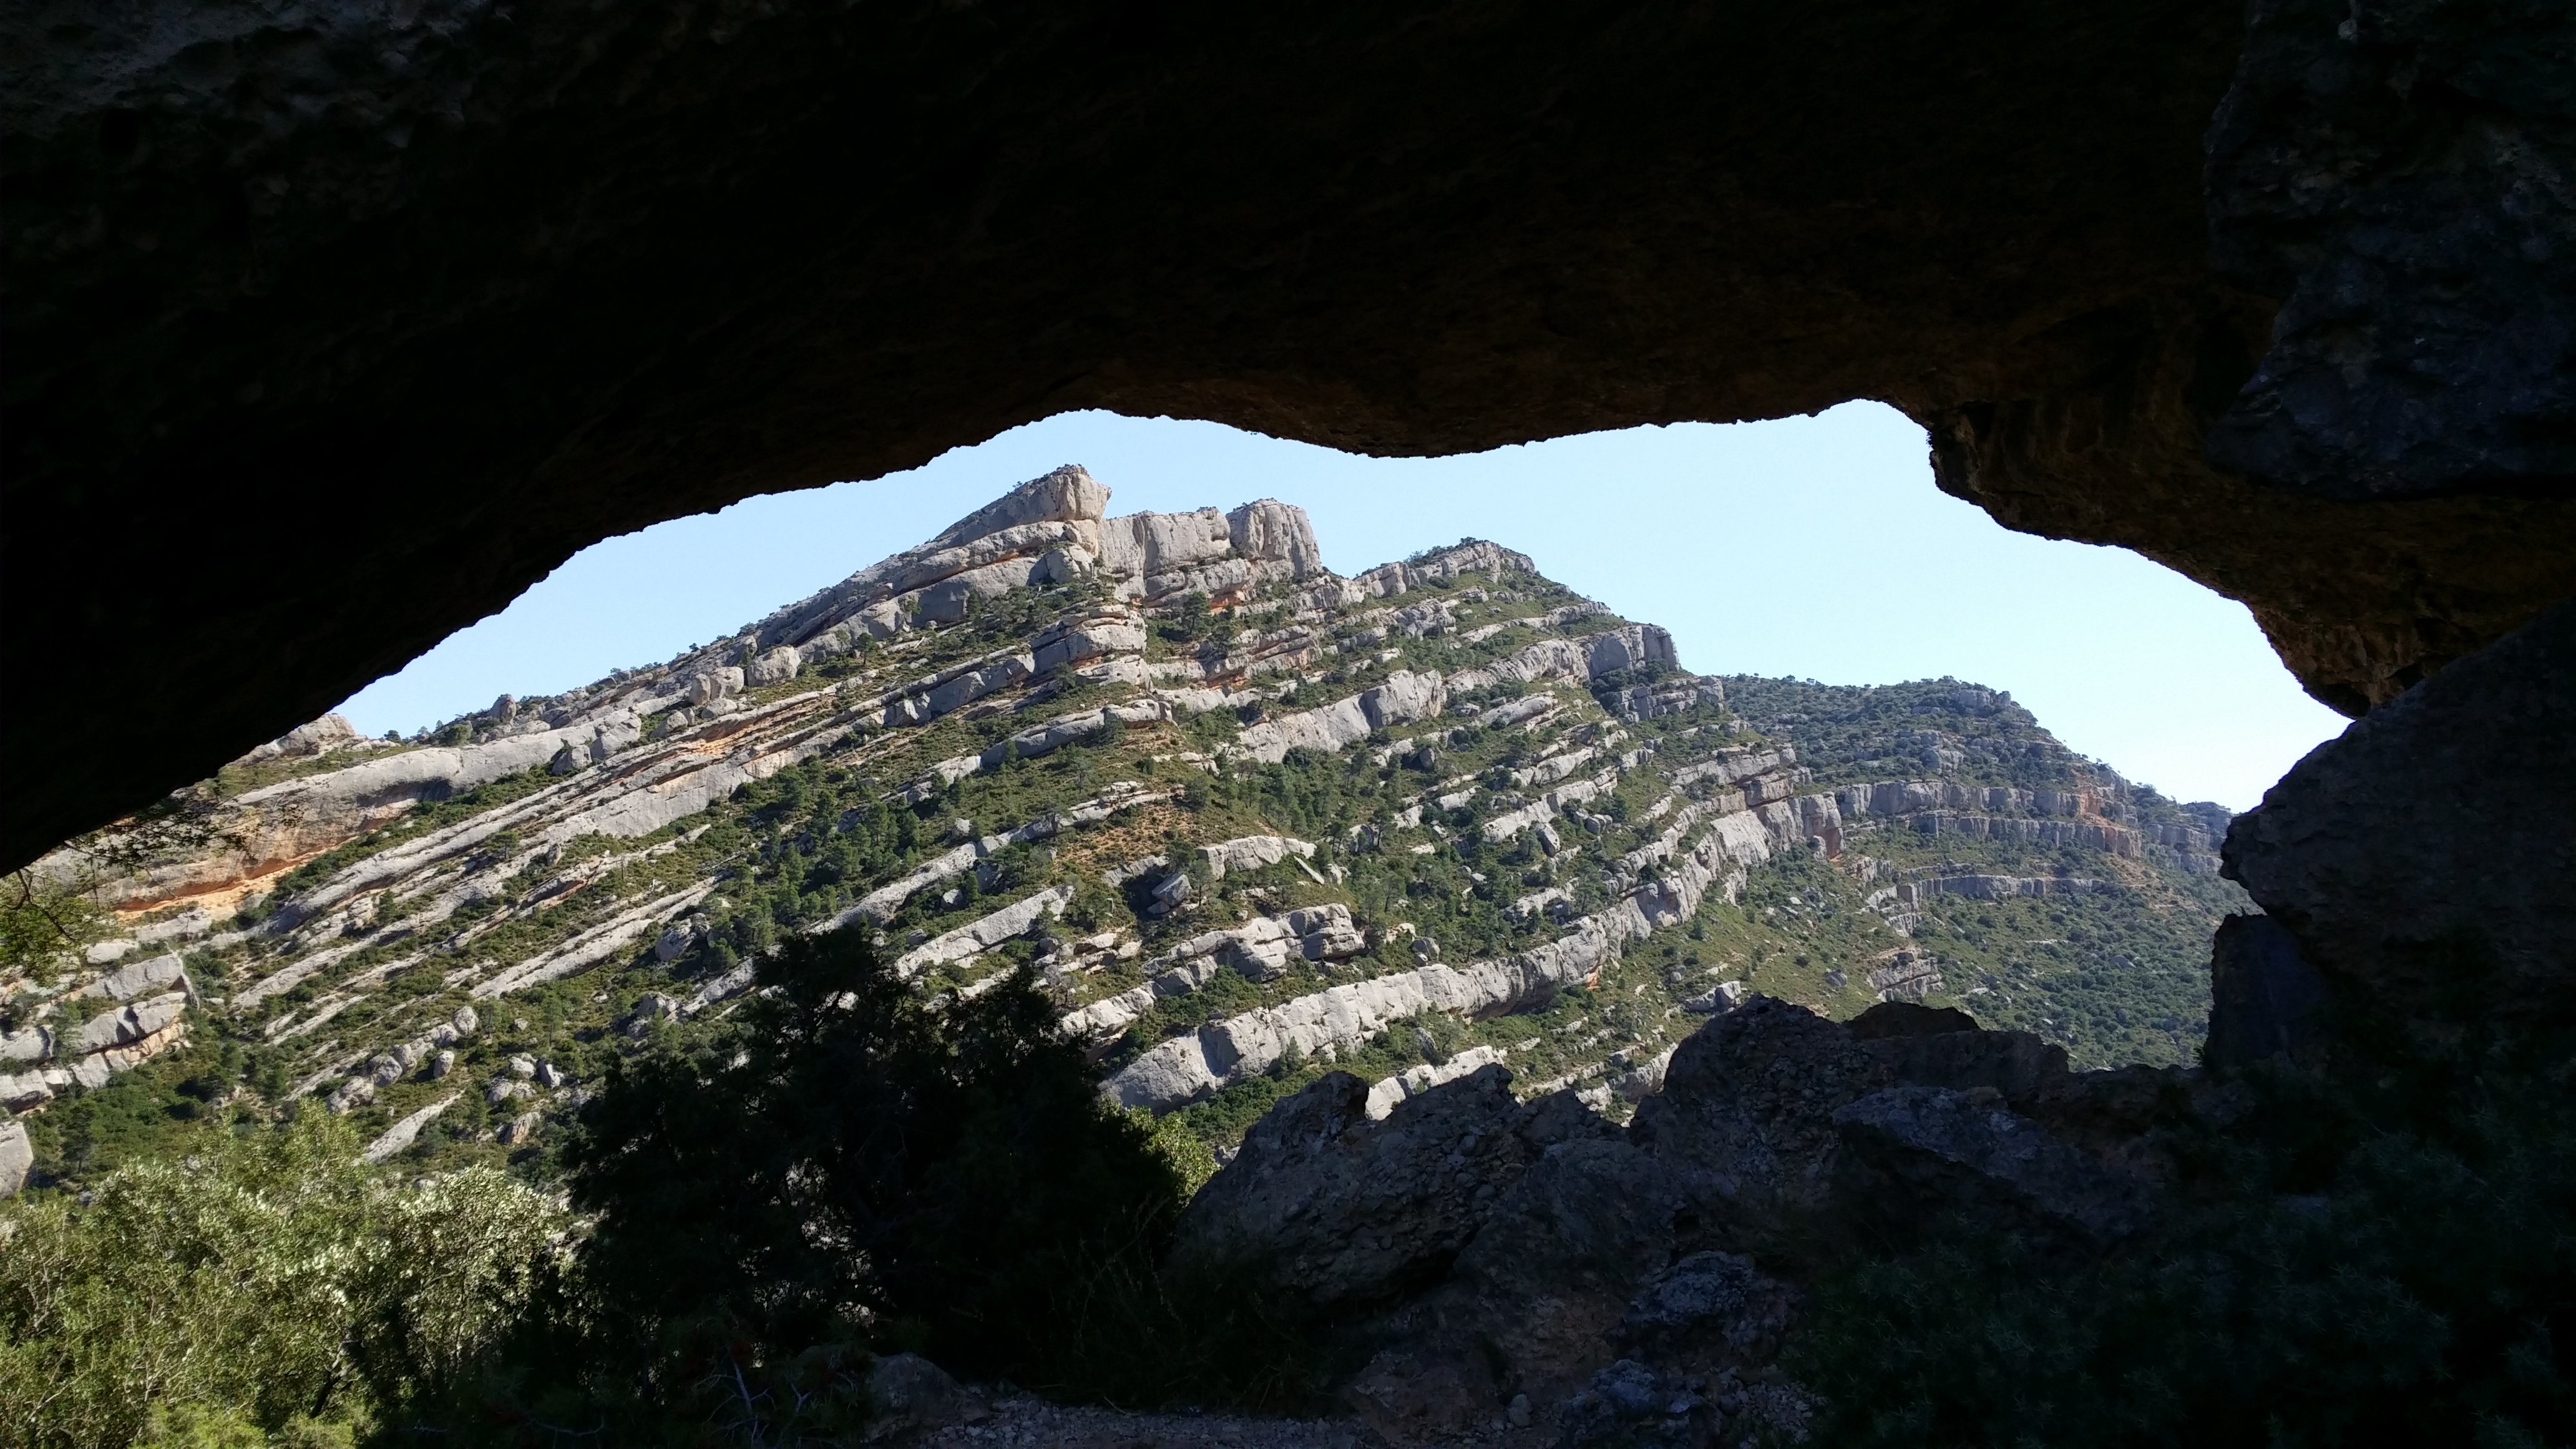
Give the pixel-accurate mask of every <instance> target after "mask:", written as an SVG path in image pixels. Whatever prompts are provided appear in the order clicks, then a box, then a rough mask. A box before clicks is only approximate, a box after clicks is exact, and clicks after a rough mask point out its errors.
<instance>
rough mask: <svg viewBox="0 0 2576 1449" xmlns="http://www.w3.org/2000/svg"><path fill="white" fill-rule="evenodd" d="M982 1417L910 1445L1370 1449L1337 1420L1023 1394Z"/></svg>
mask: <svg viewBox="0 0 2576 1449" xmlns="http://www.w3.org/2000/svg"><path fill="white" fill-rule="evenodd" d="M982 1407H983V1409H984V1412H985V1417H984V1418H982V1419H981V1420H979V1421H977V1422H972V1423H965V1424H952V1425H950V1426H948V1427H947V1428H944V1429H939V1430H935V1431H933V1432H932V1433H929V1434H927V1435H924V1436H923V1437H922V1438H920V1439H918V1440H916V1441H915V1442H916V1443H919V1444H924V1445H943V1446H956V1449H966V1446H970V1445H973V1446H983V1445H994V1444H1024V1445H1030V1446H1036V1449H1375V1446H1376V1445H1378V1444H1380V1443H1381V1442H1383V1441H1381V1440H1380V1439H1379V1438H1378V1437H1377V1436H1376V1435H1375V1434H1373V1433H1371V1432H1369V1431H1368V1430H1367V1429H1365V1428H1362V1427H1360V1426H1359V1425H1356V1424H1353V1423H1351V1422H1349V1421H1347V1420H1336V1419H1238V1418H1234V1417H1231V1416H1228V1415H1222V1414H1128V1413H1121V1412H1119V1411H1118V1410H1116V1409H1098V1408H1083V1407H1070V1406H1067V1405H1063V1404H1050V1403H1048V1402H1047V1401H1046V1400H1044V1399H1040V1398H1037V1397H1035V1396H1033V1395H1028V1394H1010V1395H1005V1396H1000V1397H994V1398H988V1399H986V1400H985V1401H984V1403H983V1406H982Z"/></svg>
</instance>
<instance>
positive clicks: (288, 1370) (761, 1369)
mask: <svg viewBox="0 0 2576 1449" xmlns="http://www.w3.org/2000/svg"><path fill="white" fill-rule="evenodd" d="M760 981H761V984H762V987H763V990H762V991H761V993H760V994H758V995H755V996H754V997H752V998H751V999H750V1000H749V1001H748V1003H747V1004H746V1005H745V1006H744V1007H743V1009H742V1010H741V1011H740V1012H738V1013H737V1014H736V1015H735V1016H734V1017H732V1018H731V1019H730V1020H729V1021H728V1022H727V1023H725V1025H724V1026H723V1028H722V1029H720V1030H717V1031H715V1032H712V1033H708V1034H705V1035H702V1036H698V1037H695V1038H690V1039H686V1040H682V1039H676V1038H673V1039H666V1040H663V1041H661V1042H659V1043H657V1044H656V1045H655V1046H654V1047H653V1048H652V1049H650V1050H647V1051H645V1052H643V1053H641V1054H639V1055H637V1056H636V1057H634V1058H632V1059H631V1060H628V1061H626V1062H624V1063H622V1064H621V1065H619V1066H618V1067H616V1068H614V1069H612V1070H611V1071H610V1072H609V1073H608V1074H607V1076H606V1081H605V1085H604V1088H603V1090H602V1092H601V1094H600V1096H599V1097H598V1099H597V1100H596V1101H595V1102H593V1103H592V1104H591V1107H590V1110H589V1111H587V1112H586V1113H585V1114H583V1116H582V1118H581V1121H580V1126H579V1128H578V1130H577V1131H575V1132H574V1133H573V1134H572V1135H571V1137H570V1140H569V1142H568V1143H567V1144H566V1145H565V1147H564V1148H563V1150H562V1157H561V1162H562V1166H563V1169H564V1172H565V1175H566V1177H567V1180H568V1181H569V1183H570V1186H571V1199H572V1203H571V1205H572V1208H573V1209H574V1210H575V1211H576V1212H577V1213H578V1214H579V1216H578V1218H571V1217H567V1215H566V1214H565V1212H564V1210H563V1209H562V1208H560V1207H558V1206H556V1205H554V1204H553V1203H552V1202H551V1201H550V1200H549V1199H548V1198H546V1197H545V1196H543V1195H541V1194H538V1193H536V1192H533V1191H531V1190H530V1189H529V1188H528V1187H526V1186H525V1185H522V1184H520V1183H518V1182H515V1181H513V1180H512V1179H511V1178H509V1177H507V1176H505V1175H503V1174H501V1173H498V1172H494V1171H492V1170H490V1169H488V1168H467V1169H464V1170H462V1171H459V1172H452V1173H444V1174H437V1175H433V1176H430V1177H427V1178H424V1179H421V1180H420V1181H419V1182H418V1183H417V1184H416V1185H411V1186H404V1185H400V1184H399V1183H397V1182H396V1181H394V1180H392V1179H389V1178H386V1177H384V1176H381V1175H379V1174H377V1173H375V1172H374V1171H372V1170H371V1169H369V1168H366V1167H364V1166H362V1165H361V1164H359V1163H358V1162H357V1161H356V1150H357V1143H356V1140H355V1139H354V1137H353V1136H352V1135H351V1133H350V1132H349V1131H348V1129H347V1126H346V1125H345V1124H344V1123H342V1122H339V1121H337V1120H335V1119H333V1118H330V1117H329V1116H327V1115H325V1114H322V1113H318V1112H306V1113H303V1114H300V1115H299V1116H298V1117H297V1118H296V1119H295V1120H293V1121H291V1122H289V1123H285V1124H281V1125H276V1126H269V1125H264V1124H261V1123H259V1122H257V1121H255V1120H253V1119H251V1118H248V1117H241V1116H235V1115H232V1114H222V1115H218V1116H214V1117H210V1118H207V1119H203V1120H200V1121H197V1122H195V1123H193V1124H191V1125H190V1126H189V1127H187V1128H186V1129H185V1130H184V1131H183V1132H180V1133H177V1134H175V1135H174V1136H173V1137H172V1139H171V1140H170V1141H168V1142H167V1143H166V1144H165V1145H166V1146H167V1147H168V1148H169V1152H168V1155H166V1156H164V1157H161V1158H159V1159H156V1160H147V1161H136V1162H127V1163H124V1164H122V1165H120V1166H117V1167H114V1168H112V1169H110V1170H107V1171H104V1172H102V1173H100V1174H98V1175H97V1176H96V1177H94V1178H93V1179H92V1181H93V1184H94V1185H93V1187H92V1188H91V1189H90V1191H89V1192H87V1193H86V1194H85V1195H84V1196H83V1197H82V1198H79V1199H75V1198H73V1197H71V1196H69V1195H66V1194H59V1193H56V1194H46V1195H41V1196H39V1197H37V1198H36V1199H34V1200H33V1201H31V1202H28V1203H25V1204H20V1205H15V1206H13V1207H12V1208H11V1209H9V1210H8V1211H7V1213H6V1214H5V1215H0V1234H5V1239H0V1240H5V1242H6V1245H7V1246H6V1250H5V1251H0V1441H5V1442H8V1443H11V1444H23V1445H27V1446H30V1449H56V1446H60V1449H108V1446H115V1445H124V1444H128V1443H140V1444H146V1445H153V1446H167V1449H179V1446H203V1449H215V1446H233V1445H245V1446H259V1445H270V1446H281V1445H296V1446H308V1449H318V1446H325V1445H334V1444H336V1445H344V1446H345V1445H349V1444H352V1443H353V1442H383V1443H392V1442H397V1441H399V1442H413V1441H415V1440H416V1439H417V1437H418V1436H419V1435H421V1434H424V1433H428V1434H434V1435H436V1436H438V1438H439V1439H440V1441H441V1442H447V1443H487V1442H488V1443H505V1444H519V1443H538V1442H554V1441H555V1440H556V1439H558V1438H559V1437H560V1436H562V1435H564V1434H567V1433H570V1434H575V1435H576V1436H579V1435H587V1434H596V1433H599V1432H603V1431H605V1432H607V1433H608V1434H609V1435H610V1440H611V1442H621V1443H632V1442H671V1443H679V1442H693V1443H741V1444H751V1445H765V1444H778V1443H789V1442H804V1441H807V1440H811V1439H817V1438H820V1439H840V1438H845V1437H847V1436H850V1435H852V1434H854V1433H855V1432H856V1431H857V1430H858V1429H859V1428H861V1427H862V1426H863V1424H864V1421H865V1419H866V1417H867V1415H868V1413H869V1412H870V1410H869V1404H868V1401H867V1398H866V1394H865V1389H864V1383H865V1371H866V1367H867V1364H868V1361H869V1359H870V1356H871V1355H872V1354H875V1353H884V1352H895V1351H904V1350H918V1351H925V1352H927V1353H929V1354H930V1355H932V1356H933V1357H934V1359H935V1360H936V1361H937V1362H939V1363H941V1364H943V1365H946V1366H948V1367H951V1368H954V1369H956V1370H958V1371H960V1372H962V1373H967V1374H971V1375H975V1376H977V1377H981V1378H986V1379H1008V1380H1010V1381H1013V1382H1017V1383H1021V1384H1026V1385H1030V1386H1034V1387H1039V1388H1043V1389H1047V1390H1049V1391H1051V1392H1055V1393H1058V1394H1063V1395H1069V1396H1074V1397H1082V1398H1103V1399H1111V1400H1115V1401H1120V1402H1138V1401H1163V1400H1168V1399H1172V1398H1175V1397H1189V1398H1194V1399H1199V1400H1207V1401H1217V1402H1237V1403H1247V1404H1254V1405H1271V1406H1284V1405H1287V1404H1292V1403H1300V1402H1303V1401H1304V1399H1305V1397H1306V1396H1307V1395H1310V1394H1311V1393H1312V1392H1313V1391H1314V1385H1313V1377H1312V1375H1313V1364H1312V1361H1311V1358H1310V1356H1309V1353H1308V1350H1307V1348H1306V1347H1305V1346H1304V1344H1303V1343H1302V1341H1301V1340H1299V1339H1297V1338H1295V1337H1293V1336H1292V1335H1290V1334H1289V1333H1288V1332H1287V1331H1286V1330H1285V1329H1283V1328H1281V1327H1279V1326H1277V1325H1274V1324H1272V1323H1271V1322H1270V1321H1268V1320H1267V1319H1266V1318H1265V1317H1264V1316H1263V1313H1262V1308H1261V1305H1260V1303H1259V1301H1258V1300H1257V1298H1254V1297H1253V1296H1251V1295H1242V1294H1234V1293H1230V1292H1227V1291H1225V1289H1224V1285H1222V1284H1213V1285H1211V1284H1194V1285H1189V1291H1186V1292H1169V1293H1167V1292H1166V1291H1165V1289H1164V1286H1163V1285H1162V1284H1161V1283H1160V1282H1159V1281H1158V1280H1157V1278H1156V1276H1155V1271H1154V1269H1155V1264H1156V1262H1157V1260H1158V1259H1159V1258H1160V1256H1161V1254H1162V1250H1163V1247H1164V1245H1165V1243H1166V1241H1167V1239H1168V1237H1169V1233H1170V1230H1171V1227H1172V1225H1173V1223H1174V1221H1175V1220H1176V1218H1177V1217H1178V1214H1179V1211H1180V1207H1181V1204H1182V1203H1183V1202H1184V1201H1185V1200H1186V1197H1187V1194H1188V1191H1189V1190H1190V1188H1191V1187H1193V1186H1194V1185H1195V1182H1194V1179H1195V1180H1204V1177H1205V1175H1206V1173H1207V1172H1208V1171H1210V1170H1211V1169H1212V1166H1213V1164H1211V1163H1209V1162H1208V1161H1207V1160H1206V1157H1205V1152H1204V1149H1200V1148H1198V1147H1197V1144H1196V1142H1195V1141H1194V1140H1190V1139H1182V1140H1178V1141H1175V1139H1173V1138H1172V1137H1171V1135H1170V1134H1168V1133H1165V1132H1162V1131H1161V1130H1159V1129H1158V1128H1157V1127H1156V1125H1155V1124H1153V1123H1152V1122H1151V1121H1150V1120H1140V1119H1139V1118H1137V1117H1135V1116H1132V1115H1129V1114H1123V1113H1118V1112H1115V1111H1112V1110H1110V1109H1109V1108H1107V1107H1106V1106H1104V1105H1103V1104H1102V1102H1101V1100H1100V1098H1099V1096H1098V1094H1097V1093H1096V1092H1095V1091H1094V1089H1093V1087H1092V1083H1091V1076H1090V1072H1089V1070H1088V1067H1087V1065H1086V1064H1085V1062H1084V1061H1083V1059H1082V1056H1081V1054H1080V1052H1079V1051H1077V1050H1075V1049H1074V1048H1072V1047H1071V1046H1069V1045H1067V1044H1066V1043H1064V1042H1063V1041H1062V1040H1061V1039H1059V1038H1058V1037H1057V1035H1056V1034H1055V1032H1054V1030H1053V1024H1054V1012H1053V1009H1052V1007H1051V1006H1050V1004H1049V1003H1048V1002H1047V1000H1046V999H1045V998H1044V997H1043V996H1042V995H1040V994H1039V993H1037V992H1036V991H1035V990H1034V989H1032V987H1031V986H1030V984H1029V982H1028V981H1027V980H1026V979H1025V978H1022V979H1017V980H1014V981H1012V982H1009V983H1007V984H1005V985H1004V986H1002V987H1001V988H999V989H996V990H993V991H990V992H987V993H985V994H984V995H982V996H981V997H979V998H977V999H976V1000H974V1001H971V1002H962V1003H952V1004H949V1005H947V1006H945V1007H944V1008H941V1007H938V1006H934V1005H932V1004H929V1003H927V1002H926V1001H925V998H923V997H922V996H921V995H920V994H919V993H918V992H916V991H914V990H912V989H911V988H910V987H909V986H908V985H906V984H905V983H904V982H902V981H901V980H899V979H898V978H897V977H896V976H895V975H894V973H893V972H892V971H891V970H890V969H889V968H887V967H886V966H885V965H884V964H883V963H882V962H881V961H880V959H879V958H878V957H877V955H876V953H875V952H874V951H873V950H872V948H871V947H870V946H869V945H868V943H867V941H866V939H865V937H863V936H861V935H860V934H858V933H855V932H843V933H837V934H832V935H825V936H807V937H799V938H797V939H795V940H792V941H790V942H788V943H787V944H786V945H785V946H784V947H783V948H782V949H780V950H779V951H778V952H776V953H774V954H772V955H770V956H768V957H765V958H764V959H763V961H762V963H761V966H760ZM101 1095H103V1094H101ZM1176 1149H1177V1150H1176ZM576 1225H577V1226H578V1228H579V1233H578V1236H577V1238H576V1239H575V1240H574V1241H572V1242H571V1243H570V1244H568V1245H565V1244H563V1241H562V1235H563V1234H564V1232H565V1231H566V1230H567V1229H568V1228H573V1227H575V1226H576Z"/></svg>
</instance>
